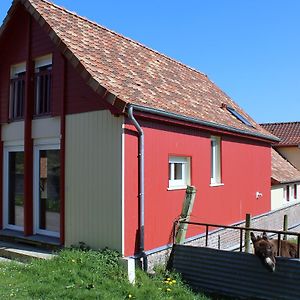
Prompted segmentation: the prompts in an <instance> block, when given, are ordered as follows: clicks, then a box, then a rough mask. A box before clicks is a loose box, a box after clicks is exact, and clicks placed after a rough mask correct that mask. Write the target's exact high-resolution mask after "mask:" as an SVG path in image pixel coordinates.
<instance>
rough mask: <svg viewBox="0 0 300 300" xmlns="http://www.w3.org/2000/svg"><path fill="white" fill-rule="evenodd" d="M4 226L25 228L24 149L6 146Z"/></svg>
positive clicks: (20, 229) (16, 228)
mask: <svg viewBox="0 0 300 300" xmlns="http://www.w3.org/2000/svg"><path fill="white" fill-rule="evenodd" d="M3 178H4V210H3V213H4V215H3V218H4V228H8V229H13V230H19V231H22V230H23V229H24V151H23V147H5V148H4V176H3Z"/></svg>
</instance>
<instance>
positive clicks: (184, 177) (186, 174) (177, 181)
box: [169, 156, 191, 190]
mask: <svg viewBox="0 0 300 300" xmlns="http://www.w3.org/2000/svg"><path fill="white" fill-rule="evenodd" d="M190 164H191V159H190V157H186V156H169V189H170V190H172V189H184V188H186V186H187V185H189V184H190V182H191V175H190V169H191V167H190Z"/></svg>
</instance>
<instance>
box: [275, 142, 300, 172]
mask: <svg viewBox="0 0 300 300" xmlns="http://www.w3.org/2000/svg"><path fill="white" fill-rule="evenodd" d="M277 150H278V151H279V153H281V155H282V156H284V157H285V158H286V159H287V160H288V161H289V162H291V163H292V165H293V166H295V167H296V168H297V169H298V170H300V148H298V147H296V146H295V147H280V148H278V149H277Z"/></svg>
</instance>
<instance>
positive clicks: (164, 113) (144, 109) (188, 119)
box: [130, 104, 280, 142]
mask: <svg viewBox="0 0 300 300" xmlns="http://www.w3.org/2000/svg"><path fill="white" fill-rule="evenodd" d="M130 107H132V108H134V109H135V110H136V111H140V112H144V113H150V114H154V115H158V116H162V117H167V118H171V119H175V120H179V121H184V122H189V123H194V124H197V125H201V126H206V127H213V128H215V129H219V130H226V131H229V132H233V133H238V134H242V135H247V136H252V137H256V138H260V139H265V140H269V141H272V142H279V141H280V139H279V138H277V137H273V136H269V135H265V134H262V133H258V132H252V131H248V130H243V129H237V128H234V127H231V126H227V125H222V124H217V123H214V122H209V121H203V120H199V119H196V118H193V117H186V116H183V115H179V114H176V113H172V112H167V111H164V110H160V109H155V108H151V107H146V106H140V105H133V104H131V105H130Z"/></svg>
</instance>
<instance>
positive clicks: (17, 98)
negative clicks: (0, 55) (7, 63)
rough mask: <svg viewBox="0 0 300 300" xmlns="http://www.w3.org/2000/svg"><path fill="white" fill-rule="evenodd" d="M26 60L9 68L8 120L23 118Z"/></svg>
mask: <svg viewBox="0 0 300 300" xmlns="http://www.w3.org/2000/svg"><path fill="white" fill-rule="evenodd" d="M25 76H26V62H22V63H19V64H15V65H12V66H11V68H10V88H9V112H8V117H9V120H10V121H14V120H22V119H24V107H25Z"/></svg>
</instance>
